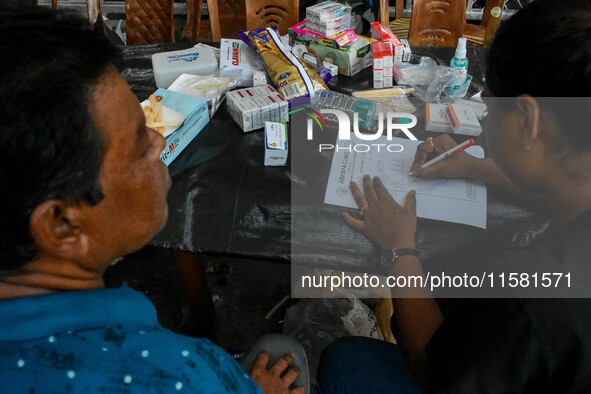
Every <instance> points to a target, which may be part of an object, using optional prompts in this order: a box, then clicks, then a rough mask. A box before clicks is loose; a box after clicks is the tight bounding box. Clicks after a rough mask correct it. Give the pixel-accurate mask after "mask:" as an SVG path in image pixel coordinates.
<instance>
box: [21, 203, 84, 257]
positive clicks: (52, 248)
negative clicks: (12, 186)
mask: <svg viewBox="0 0 591 394" xmlns="http://www.w3.org/2000/svg"><path fill="white" fill-rule="evenodd" d="M78 213H79V209H78V206H77V205H75V204H71V203H67V202H64V201H60V200H49V201H45V202H43V203H41V204H39V205H38V206H37V207H35V209H34V210H33V213H32V214H31V217H30V219H29V229H30V232H31V237H32V238H33V242H34V243H35V246H36V247H37V249H38V253H43V254H49V255H52V256H53V257H58V258H67V259H77V258H80V257H83V256H85V255H86V254H87V253H88V251H89V247H88V236H87V234H85V233H84V231H83V227H82V226H81V223H80V221H79V218H78Z"/></svg>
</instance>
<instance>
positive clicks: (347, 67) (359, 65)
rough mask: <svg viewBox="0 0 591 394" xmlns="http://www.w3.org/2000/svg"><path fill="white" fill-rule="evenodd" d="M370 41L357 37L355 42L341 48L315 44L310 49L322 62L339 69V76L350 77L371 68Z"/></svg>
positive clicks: (369, 39)
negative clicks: (331, 64)
mask: <svg viewBox="0 0 591 394" xmlns="http://www.w3.org/2000/svg"><path fill="white" fill-rule="evenodd" d="M372 41H373V40H372V39H371V38H367V37H363V36H357V38H356V39H355V41H353V42H352V43H351V44H349V45H347V46H344V47H341V48H330V47H327V46H324V45H320V44H315V43H311V44H310V48H311V49H312V50H313V51H314V52H316V53H317V54H319V55H320V57H322V59H323V60H325V61H327V62H329V63H333V64H335V65H336V66H337V67H338V68H339V74H342V75H346V76H352V75H355V74H357V73H358V72H360V71H361V70H363V69H365V68H367V67H370V66H371V64H372V57H371V42H372Z"/></svg>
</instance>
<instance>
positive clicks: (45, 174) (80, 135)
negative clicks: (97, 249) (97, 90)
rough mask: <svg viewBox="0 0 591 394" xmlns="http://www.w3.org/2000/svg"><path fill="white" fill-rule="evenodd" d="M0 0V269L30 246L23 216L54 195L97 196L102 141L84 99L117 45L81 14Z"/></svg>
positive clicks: (6, 269)
mask: <svg viewBox="0 0 591 394" xmlns="http://www.w3.org/2000/svg"><path fill="white" fill-rule="evenodd" d="M7 3H10V2H6V1H0V37H2V38H1V39H0V59H2V61H1V62H0V86H1V87H2V91H1V93H2V98H1V99H0V120H1V122H2V129H1V132H0V152H2V154H1V155H0V190H1V191H2V192H1V193H0V206H1V207H2V209H3V212H4V214H3V215H2V216H3V217H2V220H0V277H1V276H3V275H7V274H9V273H10V271H15V270H18V269H19V268H21V267H22V266H23V265H24V264H25V263H27V262H28V261H30V260H31V259H33V258H34V256H35V253H36V250H35V247H34V245H33V242H32V239H31V236H30V233H29V218H30V215H31V212H32V211H33V209H34V208H35V207H36V206H37V205H39V204H40V203H42V202H44V201H47V200H52V199H58V200H66V201H80V202H83V203H88V204H96V203H98V202H99V201H100V200H101V199H102V193H101V188H100V184H99V179H98V175H99V171H100V166H101V160H102V157H103V153H104V146H103V145H104V141H101V137H100V135H99V134H98V133H97V132H96V130H95V128H94V126H93V123H92V120H91V118H90V115H89V105H90V100H91V97H92V92H93V90H94V87H95V84H96V81H97V79H98V78H99V77H100V76H101V75H102V74H103V73H104V72H105V71H106V70H107V68H108V67H109V65H111V64H117V63H118V62H119V52H118V50H117V49H115V48H114V47H112V46H111V45H110V43H109V42H108V41H107V40H106V39H105V38H103V37H101V36H100V35H99V34H98V33H97V32H95V31H92V30H90V28H89V24H88V21H87V20H85V19H83V18H80V17H76V16H73V15H70V14H66V13H63V12H59V13H56V12H52V11H50V10H49V9H45V8H43V7H26V8H23V7H19V8H16V7H14V6H11V5H10V4H7Z"/></svg>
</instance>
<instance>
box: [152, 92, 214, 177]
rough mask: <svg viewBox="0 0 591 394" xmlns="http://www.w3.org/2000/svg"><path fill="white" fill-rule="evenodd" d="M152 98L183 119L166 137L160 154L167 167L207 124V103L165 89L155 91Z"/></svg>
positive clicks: (203, 100) (200, 99)
mask: <svg viewBox="0 0 591 394" xmlns="http://www.w3.org/2000/svg"><path fill="white" fill-rule="evenodd" d="M154 96H156V99H157V100H159V101H160V102H162V105H164V106H166V107H168V108H170V109H172V110H174V111H176V112H178V113H180V114H182V115H183V116H184V117H185V121H184V122H183V124H182V125H181V126H179V128H178V129H176V131H174V132H173V133H172V134H170V135H169V136H168V137H166V148H164V150H163V151H162V153H161V154H160V160H162V161H163V162H164V163H165V164H166V165H169V164H170V163H172V161H173V160H174V159H176V157H177V156H178V155H179V153H181V152H182V151H183V149H185V148H186V147H187V145H189V143H190V142H191V141H192V140H193V138H195V137H196V136H197V134H199V133H200V132H201V130H203V128H204V127H205V125H206V124H207V123H209V112H208V109H207V101H206V100H205V99H202V98H199V97H193V96H187V95H186V94H182V93H177V92H173V91H171V90H166V89H158V90H156V91H155V92H154Z"/></svg>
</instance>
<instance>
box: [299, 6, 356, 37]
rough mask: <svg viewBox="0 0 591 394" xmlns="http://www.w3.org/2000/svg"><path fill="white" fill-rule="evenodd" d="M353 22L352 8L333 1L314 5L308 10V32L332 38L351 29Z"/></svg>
mask: <svg viewBox="0 0 591 394" xmlns="http://www.w3.org/2000/svg"><path fill="white" fill-rule="evenodd" d="M350 22H351V6H350V5H348V4H339V3H336V2H333V1H325V2H323V3H320V4H317V5H313V6H310V7H307V8H306V25H307V30H310V31H313V32H315V33H318V34H321V35H324V36H332V35H334V34H336V33H339V32H341V31H344V30H347V29H349V25H350Z"/></svg>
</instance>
